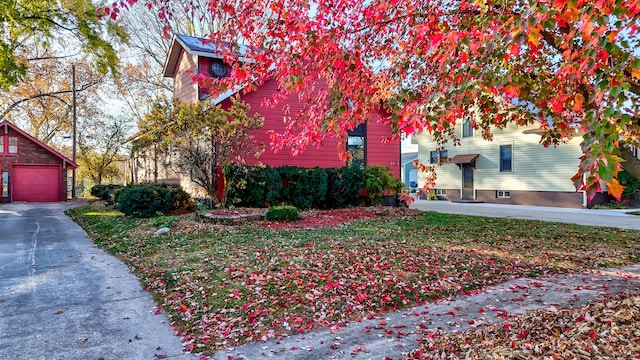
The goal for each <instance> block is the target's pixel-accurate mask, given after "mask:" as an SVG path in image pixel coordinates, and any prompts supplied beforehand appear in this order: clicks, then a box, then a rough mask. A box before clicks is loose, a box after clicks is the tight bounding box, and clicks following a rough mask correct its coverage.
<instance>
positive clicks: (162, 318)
mask: <svg viewBox="0 0 640 360" xmlns="http://www.w3.org/2000/svg"><path fill="white" fill-rule="evenodd" d="M70 206H73V205H72V204H70V203H46V204H4V205H0V359H30V360H37V359H47V360H54V359H65V360H75V359H78V360H80V359H82V360H86V359H105V360H109V359H127V360H135V359H141V360H142V359H158V358H171V359H195V358H196V356H195V355H191V354H184V353H183V352H182V345H181V341H180V338H179V337H177V336H174V334H173V332H172V331H171V330H170V325H169V321H168V318H167V316H166V314H164V312H162V313H160V314H155V313H156V305H155V304H154V303H153V301H152V299H151V296H150V295H149V293H147V292H146V291H144V289H143V288H142V287H141V285H140V283H139V282H138V280H137V279H136V278H135V277H134V276H133V275H132V274H131V273H129V272H128V270H127V268H126V266H125V265H124V264H122V263H121V262H120V261H118V260H117V259H116V258H114V257H112V256H111V255H109V254H107V253H105V252H104V251H102V250H100V249H98V248H96V247H95V246H93V243H92V241H91V240H90V239H89V238H88V237H87V236H86V234H85V232H84V231H83V230H82V229H81V228H79V227H78V226H77V225H76V224H75V223H74V222H73V221H71V220H70V219H69V218H68V217H67V216H65V215H64V210H65V209H67V208H68V207H70Z"/></svg>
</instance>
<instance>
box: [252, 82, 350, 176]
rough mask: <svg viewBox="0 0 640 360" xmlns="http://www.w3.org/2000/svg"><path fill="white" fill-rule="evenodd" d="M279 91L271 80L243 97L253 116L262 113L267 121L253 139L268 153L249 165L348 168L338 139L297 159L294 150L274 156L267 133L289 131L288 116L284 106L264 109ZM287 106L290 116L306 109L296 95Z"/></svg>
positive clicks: (255, 132) (325, 143)
mask: <svg viewBox="0 0 640 360" xmlns="http://www.w3.org/2000/svg"><path fill="white" fill-rule="evenodd" d="M276 91H278V89H277V83H276V82H275V81H274V80H269V81H267V82H266V83H265V84H264V85H262V86H261V87H260V88H259V89H257V90H256V91H252V92H250V93H248V94H245V95H242V100H244V101H245V102H246V103H248V104H249V105H251V111H250V112H251V114H252V115H253V114H254V113H256V112H258V113H260V115H262V116H263V117H264V126H263V127H262V129H259V130H254V131H252V132H251V135H252V136H253V137H254V139H255V142H256V143H257V144H258V145H259V146H260V147H262V148H263V149H265V151H264V153H263V154H262V156H261V157H260V158H259V159H255V158H250V159H247V162H248V163H250V164H255V163H260V162H261V163H264V164H267V165H270V166H283V165H290V166H302V167H315V166H319V167H324V168H327V167H341V166H344V165H345V162H344V161H342V160H340V158H338V148H337V146H338V141H337V140H336V139H334V138H327V139H326V140H325V142H324V144H322V145H321V146H320V147H319V148H317V147H315V146H312V147H309V148H307V150H306V151H304V152H303V153H302V154H300V155H297V156H293V155H291V152H290V149H288V148H285V149H283V150H282V151H280V152H278V153H274V152H273V150H271V146H270V145H269V142H270V139H269V134H268V133H267V131H269V130H274V131H276V132H283V131H284V130H285V126H284V122H283V120H282V119H283V116H284V112H283V109H282V106H281V105H278V106H277V107H275V108H268V107H264V106H262V99H263V98H265V97H267V96H270V95H271V94H273V93H274V92H276ZM287 103H288V104H289V109H290V114H295V113H296V112H297V111H298V110H299V109H301V108H302V106H303V104H301V103H300V102H299V101H298V98H297V96H296V95H295V94H292V95H291V96H289V98H288V99H287Z"/></svg>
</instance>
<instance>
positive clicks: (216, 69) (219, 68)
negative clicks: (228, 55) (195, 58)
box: [207, 59, 229, 79]
mask: <svg viewBox="0 0 640 360" xmlns="http://www.w3.org/2000/svg"><path fill="white" fill-rule="evenodd" d="M207 72H208V73H209V75H211V76H212V77H214V78H218V79H220V78H223V77H227V76H228V75H229V65H227V64H225V63H224V62H222V60H218V59H211V60H210V61H209V63H208V64H207Z"/></svg>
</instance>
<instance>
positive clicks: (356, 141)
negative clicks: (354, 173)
mask: <svg viewBox="0 0 640 360" xmlns="http://www.w3.org/2000/svg"><path fill="white" fill-rule="evenodd" d="M364 145H365V138H364V136H349V139H348V140H347V151H348V152H349V154H350V159H349V160H348V163H347V165H349V166H355V167H359V168H361V169H364V166H365V163H364Z"/></svg>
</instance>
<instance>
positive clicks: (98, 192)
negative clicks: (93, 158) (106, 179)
mask: <svg viewBox="0 0 640 360" xmlns="http://www.w3.org/2000/svg"><path fill="white" fill-rule="evenodd" d="M120 189H122V185H116V184H105V185H94V186H93V187H92V188H91V195H93V196H95V197H97V198H98V199H100V200H104V201H106V202H107V204H109V205H113V204H114V203H115V202H116V198H117V195H118V191H120Z"/></svg>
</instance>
